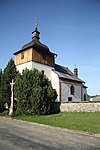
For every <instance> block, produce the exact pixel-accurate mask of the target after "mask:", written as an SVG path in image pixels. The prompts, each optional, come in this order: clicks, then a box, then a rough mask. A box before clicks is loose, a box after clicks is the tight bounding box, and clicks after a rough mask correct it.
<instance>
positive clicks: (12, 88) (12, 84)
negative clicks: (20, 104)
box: [9, 79, 15, 116]
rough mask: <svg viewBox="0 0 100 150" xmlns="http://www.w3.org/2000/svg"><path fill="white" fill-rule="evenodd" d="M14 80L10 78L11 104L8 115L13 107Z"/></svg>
mask: <svg viewBox="0 0 100 150" xmlns="http://www.w3.org/2000/svg"><path fill="white" fill-rule="evenodd" d="M14 84H15V83H14V80H13V79H12V82H11V83H10V85H11V104H10V108H9V115H10V116H11V115H12V114H13V107H14Z"/></svg>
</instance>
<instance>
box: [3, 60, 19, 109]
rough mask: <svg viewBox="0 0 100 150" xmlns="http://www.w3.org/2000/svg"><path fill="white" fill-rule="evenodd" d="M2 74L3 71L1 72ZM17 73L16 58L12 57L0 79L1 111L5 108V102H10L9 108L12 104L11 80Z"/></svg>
mask: <svg viewBox="0 0 100 150" xmlns="http://www.w3.org/2000/svg"><path fill="white" fill-rule="evenodd" d="M0 74H1V73H0ZM16 74H17V70H16V66H15V64H14V60H13V59H10V60H9V62H8V64H7V66H6V68H5V69H4V72H3V73H2V75H0V76H1V78H0V81H1V86H0V104H1V108H0V111H3V110H4V104H5V103H7V104H8V108H9V106H10V101H11V87H10V82H11V81H12V79H15V76H16Z"/></svg>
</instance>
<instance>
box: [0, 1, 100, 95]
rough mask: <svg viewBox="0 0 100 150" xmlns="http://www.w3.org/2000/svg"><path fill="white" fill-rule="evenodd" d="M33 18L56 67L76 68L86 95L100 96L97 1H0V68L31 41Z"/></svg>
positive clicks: (99, 16)
mask: <svg viewBox="0 0 100 150" xmlns="http://www.w3.org/2000/svg"><path fill="white" fill-rule="evenodd" d="M36 17H38V24H39V31H40V33H41V34H40V41H41V42H43V43H44V44H46V45H47V46H48V47H49V48H50V50H51V51H52V52H54V53H57V54H58V56H57V58H56V63H57V64H60V65H63V66H66V67H68V68H69V69H71V70H72V71H73V70H74V67H75V64H76V65H77V67H78V68H79V77H80V78H81V79H83V80H84V81H85V82H86V85H87V86H88V94H90V95H96V94H100V87H99V82H100V0H0V56H1V58H0V68H2V69H4V68H5V67H6V65H7V63H8V61H9V59H10V58H14V56H13V53H14V52H15V51H17V50H19V49H20V48H21V47H22V46H23V45H24V44H26V43H28V42H30V41H31V32H32V31H33V30H34V29H35V20H36Z"/></svg>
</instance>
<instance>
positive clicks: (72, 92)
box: [70, 85, 75, 95]
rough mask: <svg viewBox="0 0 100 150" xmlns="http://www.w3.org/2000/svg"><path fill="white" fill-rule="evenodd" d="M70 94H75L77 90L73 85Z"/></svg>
mask: <svg viewBox="0 0 100 150" xmlns="http://www.w3.org/2000/svg"><path fill="white" fill-rule="evenodd" d="M70 93H71V95H74V94H75V88H74V86H73V85H72V86H71V87H70Z"/></svg>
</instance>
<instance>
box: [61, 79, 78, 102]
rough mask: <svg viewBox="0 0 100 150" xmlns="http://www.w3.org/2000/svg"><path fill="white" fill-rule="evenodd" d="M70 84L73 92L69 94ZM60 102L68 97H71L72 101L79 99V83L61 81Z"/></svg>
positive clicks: (66, 100)
mask: <svg viewBox="0 0 100 150" xmlns="http://www.w3.org/2000/svg"><path fill="white" fill-rule="evenodd" d="M71 85H73V86H74V88H75V94H74V95H71V94H70V87H71ZM61 95H62V102H68V97H72V101H81V84H79V85H78V84H76V83H73V84H72V83H68V82H61Z"/></svg>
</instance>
